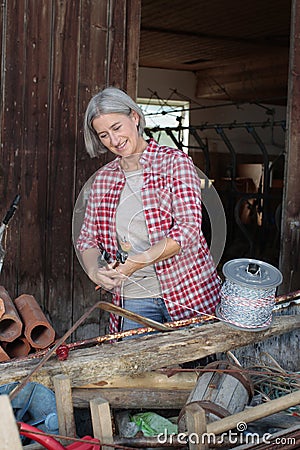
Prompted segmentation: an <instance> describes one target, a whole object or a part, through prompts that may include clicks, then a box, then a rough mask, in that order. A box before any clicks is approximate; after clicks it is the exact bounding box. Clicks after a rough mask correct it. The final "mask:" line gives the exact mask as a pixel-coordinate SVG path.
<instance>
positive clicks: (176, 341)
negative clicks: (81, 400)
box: [0, 315, 300, 388]
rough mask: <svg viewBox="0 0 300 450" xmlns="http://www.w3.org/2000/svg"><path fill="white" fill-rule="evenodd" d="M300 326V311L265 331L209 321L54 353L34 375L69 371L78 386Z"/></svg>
mask: <svg viewBox="0 0 300 450" xmlns="http://www.w3.org/2000/svg"><path fill="white" fill-rule="evenodd" d="M299 327H300V316H299V315H295V316H287V315H284V316H276V317H274V320H273V323H272V325H271V327H270V328H268V329H267V330H264V331H259V332H255V333H253V332H248V331H242V330H239V329H236V328H232V327H229V326H228V325H226V324H224V323H222V322H216V323H212V324H206V325H203V326H200V327H194V328H188V329H183V330H178V331H173V332H171V333H167V332H165V333H157V334H153V335H151V336H145V337H140V338H136V339H129V340H127V341H122V342H116V343H112V344H104V345H101V346H98V347H92V348H86V349H80V350H76V351H73V352H70V354H69V357H68V359H67V360H66V361H63V362H62V361H58V360H57V359H56V358H55V357H53V358H50V359H49V360H48V361H47V362H46V363H45V365H44V366H42V367H41V368H40V369H39V370H38V371H37V372H36V373H35V374H34V375H33V376H32V378H31V381H35V382H38V383H41V384H44V385H45V386H47V387H50V388H52V387H53V382H52V377H53V376H54V375H57V374H59V373H65V374H66V375H68V376H69V377H70V380H71V386H72V387H80V386H82V385H86V384H88V383H97V382H100V381H101V380H106V379H107V378H108V377H109V376H115V375H119V376H120V375H136V374H140V373H143V372H149V371H151V370H155V369H159V368H162V367H168V366H173V365H174V364H182V363H184V362H187V361H195V360H197V359H200V358H203V357H205V356H208V355H212V354H215V353H221V352H226V351H228V350H232V349H235V348H239V347H243V346H246V345H249V344H253V343H257V342H259V341H262V340H265V339H267V338H270V337H272V336H276V335H280V334H284V333H287V332H289V331H292V330H295V329H298V328H299ZM36 364H37V362H36V360H34V359H31V360H23V361H11V362H3V363H2V365H1V367H2V368H3V370H1V371H0V384H5V383H11V382H13V381H20V380H22V379H23V378H24V377H26V376H27V375H28V374H29V373H30V372H31V370H32V369H33V367H34V366H35V365H36Z"/></svg>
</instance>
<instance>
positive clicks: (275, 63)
mask: <svg viewBox="0 0 300 450" xmlns="http://www.w3.org/2000/svg"><path fill="white" fill-rule="evenodd" d="M287 66H288V52H286V51H283V50H282V51H281V52H279V53H276V54H270V56H269V57H268V58H266V57H265V55H263V56H257V55H256V56H253V57H252V58H251V57H248V58H247V59H244V60H243V59H239V60H232V61H230V63H228V61H225V62H224V64H222V63H220V64H219V66H218V67H213V68H209V69H203V70H200V71H198V72H196V78H197V85H196V96H197V97H198V98H210V99H220V100H231V101H259V100H262V99H266V100H267V99H269V100H271V99H274V98H279V97H282V98H286V95H287V79H288V73H287Z"/></svg>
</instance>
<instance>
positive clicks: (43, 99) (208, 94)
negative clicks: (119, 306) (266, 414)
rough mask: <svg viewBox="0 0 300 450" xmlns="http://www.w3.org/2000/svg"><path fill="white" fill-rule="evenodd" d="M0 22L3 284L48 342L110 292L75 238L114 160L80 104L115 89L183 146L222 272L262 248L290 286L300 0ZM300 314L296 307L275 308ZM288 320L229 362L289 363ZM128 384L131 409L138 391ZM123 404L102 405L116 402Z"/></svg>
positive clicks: (164, 5) (112, 8)
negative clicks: (90, 188) (89, 131)
mask: <svg viewBox="0 0 300 450" xmlns="http://www.w3.org/2000/svg"><path fill="white" fill-rule="evenodd" d="M0 23H1V24H2V29H1V93H2V96H1V102H0V115H1V123H0V139H1V148H0V213H1V212H2V216H3V218H4V216H5V213H6V211H7V210H8V209H9V207H10V205H11V203H12V201H13V199H15V198H16V196H18V195H20V198H19V199H18V205H17V207H16V210H15V211H14V215H13V217H12V218H11V221H10V224H9V226H8V227H5V235H4V236H3V241H2V245H3V248H4V249H5V258H4V260H3V267H2V268H1V271H0V276H1V281H0V285H1V286H3V288H5V290H6V291H7V292H8V293H9V295H10V297H11V298H12V299H17V298H19V297H20V296H22V295H24V294H25V295H31V296H33V297H34V298H35V299H36V301H37V303H38V304H39V305H40V307H41V309H42V311H43V313H44V314H45V316H46V318H47V320H49V323H50V324H51V326H53V329H54V330H55V333H56V336H57V337H61V336H63V335H64V334H65V333H67V332H68V331H70V330H72V327H73V326H74V324H76V323H77V321H78V320H80V318H82V316H83V315H84V313H85V312H86V311H88V310H89V308H91V307H92V306H93V305H94V304H95V302H96V301H99V300H100V301H108V302H109V301H110V297H111V294H110V292H107V291H104V290H99V291H97V292H96V293H95V289H94V286H93V284H92V283H91V282H90V280H89V279H88V277H87V275H86V273H85V271H84V270H83V268H82V266H81V264H80V261H79V260H78V258H77V255H76V250H75V249H74V245H73V241H74V239H75V237H76V227H77V226H78V224H77V222H76V221H77V219H78V217H79V216H81V212H80V213H79V215H76V205H78V203H76V202H78V198H80V195H82V194H83V189H84V186H85V184H86V182H87V181H88V180H89V179H90V177H91V176H92V175H93V174H94V173H95V171H96V170H97V169H98V168H99V167H101V166H103V165H104V164H105V163H106V162H108V161H109V160H110V159H111V155H109V154H106V155H102V156H101V157H100V158H93V159H91V158H90V157H89V156H88V155H87V153H86V151H85V148H84V141H83V115H84V111H85V108H86V105H87V103H88V101H89V99H90V98H91V96H92V95H93V94H94V93H96V92H97V91H98V90H99V89H102V88H103V87H105V86H109V85H114V86H118V87H121V88H122V89H125V90H126V91H127V92H128V93H129V94H130V95H131V96H132V97H133V98H135V99H136V100H137V102H138V103H139V104H140V105H141V107H142V109H143V111H144V113H145V117H146V121H147V127H146V130H145V134H146V136H147V137H154V138H155V139H156V140H158V141H159V142H161V143H166V144H167V145H170V146H174V147H177V148H180V149H181V150H182V151H184V152H186V153H187V154H188V155H189V156H191V158H192V159H193V161H194V164H195V165H196V167H197V168H198V169H199V176H200V178H201V180H203V185H204V189H203V196H204V199H203V224H202V226H203V231H204V234H205V237H206V238H207V240H208V242H209V243H210V245H211V248H212V253H213V256H214V259H215V262H216V264H217V267H218V272H219V274H220V276H221V278H222V279H224V274H223V272H222V268H223V266H224V264H225V263H226V262H228V261H230V260H234V259H237V258H248V259H256V260H259V261H263V262H266V263H269V264H272V265H273V266H274V267H276V268H278V269H279V270H280V271H281V273H282V275H283V282H282V284H281V285H280V286H279V287H278V290H277V295H288V294H291V293H294V292H297V290H298V289H299V279H300V278H299V275H300V274H299V271H300V265H299V245H300V244H299V242H300V240H299V228H300V226H299V208H300V205H299V200H298V194H297V186H298V181H297V180H298V173H299V169H300V167H299V165H300V164H299V119H300V117H299V107H298V104H299V75H298V74H299V68H300V58H299V55H300V48H299V36H298V33H297V30H298V29H299V26H300V2H299V0H288V1H286V0H285V1H284V0H273V1H271V0H265V1H264V2H261V1H258V0H253V1H251V2H248V3H246V4H243V5H241V2H239V1H238V0H229V1H227V2H226V5H225V4H224V1H221V0H212V1H210V2H204V1H203V0H189V1H188V2H187V3H186V4H184V3H183V2H182V1H181V0H172V1H171V0H121V1H118V2H116V1H111V0H105V1H100V0H68V1H53V2H52V1H50V0H28V1H24V2H17V1H9V0H6V1H3V2H2V6H1V11H0ZM211 191H213V193H214V196H215V197H214V198H217V203H216V205H212V203H211V201H210V196H209V194H210V192H211ZM206 195H207V197H206ZM74 236H75V237H74ZM298 310H299V306H297V305H296V304H294V305H292V306H291V307H289V308H288V309H287V310H285V312H284V313H283V314H289V315H294V316H297V314H298ZM277 314H278V315H280V314H282V312H278V313H276V312H274V316H276V315H277ZM276 320H277V318H276V317H275V325H274V326H276V327H277V326H278V325H277V322H276ZM0 323H1V322H0ZM295 324H296V322H295V321H294V322H293V325H284V326H285V327H286V328H285V329H286V330H288V331H287V332H285V334H283V332H278V333H277V334H279V335H277V334H276V333H275V335H272V334H270V336H268V331H266V337H264V339H263V340H260V339H258V340H257V341H255V339H254V337H253V334H252V337H251V339H250V338H248V339H245V340H244V341H243V345H242V346H241V345H239V347H240V348H239V349H237V350H235V355H236V357H237V358H240V360H245V361H249V360H250V359H251V358H252V357H253V358H254V357H257V358H258V357H259V356H260V355H261V354H263V353H266V354H268V355H270V358H274V361H276V363H277V364H278V365H280V367H283V368H284V370H286V371H292V372H293V373H297V372H298V371H299V364H300V360H299V350H298V349H299V328H298V327H297V326H296V325H295ZM278 327H279V328H280V326H278ZM107 332H108V312H106V311H103V310H102V311H100V310H99V309H95V310H93V311H92V312H91V314H89V316H88V317H87V318H86V320H85V321H84V322H82V323H81V324H80V326H78V327H77V328H75V329H74V330H73V332H72V334H70V336H71V337H70V336H69V339H71V340H72V342H76V341H80V340H83V341H84V340H88V339H91V338H93V337H94V336H103V335H105V334H106V333H107ZM254 334H255V333H254ZM135 346H136V352H137V353H139V352H140V353H142V352H143V348H142V344H138V343H136V344H133V345H131V347H132V348H135ZM124 348H125V347H124ZM157 348H158V347H155V346H153V353H152V355H153V354H155V351H157V352H158V353H159V350H157ZM128 352H129V351H128ZM125 353H126V352H125ZM128 354H129V353H128ZM170 355H173V354H172V351H171V350H170ZM190 356H191V355H190ZM198 356H199V357H202V356H203V355H202V353H201V352H200V351H199V354H198ZM102 357H103V358H104V359H105V355H102ZM180 357H181V355H179V358H180ZM128 358H129V360H130V356H128ZM182 358H183V359H185V358H186V355H185V356H182ZM191 359H193V358H192V356H191ZM105 361H106V360H105ZM147 362H148V364H149V366H148V367H150V369H153V370H154V369H155V367H154V366H155V364H152V363H151V361H150V360H147ZM107 363H108V358H107ZM180 363H181V361H180ZM108 364H109V363H108ZM151 364H152V365H151ZM129 365H130V364H129V363H128V366H129ZM132 365H134V363H133V362H132ZM47 367H48V366H47ZM48 370H50V369H49V367H48ZM101 370H102V369H99V371H101ZM107 370H108V369H107ZM55 371H58V368H57V367H56V366H55ZM103 374H104V372H103ZM284 374H285V375H286V372H284ZM72 376H73V375H72ZM74 376H75V375H74ZM77 376H78V369H77ZM93 376H94V374H93ZM103 377H104V378H103V379H106V378H105V377H107V374H106V373H105V374H104V375H103ZM91 379H92V378H91ZM3 380H5V381H7V380H6V378H5V377H4V378H3ZM3 380H2V382H1V384H3V382H4V381H3ZM12 381H14V380H12ZM92 382H96V379H93V380H92ZM148 382H149V381H148ZM75 385H76V382H75ZM50 386H51V385H49V387H50ZM79 386H80V384H77V385H76V388H78V392H77V391H76V393H75V394H74V395H75V397H73V400H74V398H75V399H76V400H75V401H76V402H77V403H76V404H77V406H80V402H81V401H82V397H81V396H82V395H83V394H82V392H81V391H80V389H79ZM79 391H80V392H79ZM74 392H75V391H74ZM131 394H132V396H133V400H132V401H131V402H130V405H131V406H132V402H133V401H136V402H137V401H138V400H137V398H138V396H140V395H141V393H140V392H139V391H138V390H137V392H136V394H134V393H133V392H131ZM85 395H86V394H85ZM185 395H186V391H185V392H184V393H182V397H180V402H182V399H183V398H184V399H186V397H185ZM178 398H179V397H178ZM122 399H123V397H121V400H120V399H116V397H114V400H111V401H112V404H114V405H115V407H116V408H120V402H122ZM126 400H128V398H127V397H126ZM87 401H88V400H87V397H85V399H84V405H85V406H86V404H87ZM155 401H156V400H155ZM164 401H167V400H166V399H164ZM171 401H172V402H173V405H174V404H175V403H174V402H176V400H175V396H173V397H172V398H171V397H170V402H171ZM118 402H119V403H118ZM128 402H129V400H128ZM180 402H179V400H178V405H177V406H178V408H179V406H180V405H181V403H180ZM145 403H146V404H147V402H145ZM150 403H151V401H150V400H149V402H148V405H149V404H150ZM81 406H82V405H81ZM152 406H153V405H152ZM170 409H171V408H170ZM281 419H282V417H281ZM203 448H204V447H203Z"/></svg>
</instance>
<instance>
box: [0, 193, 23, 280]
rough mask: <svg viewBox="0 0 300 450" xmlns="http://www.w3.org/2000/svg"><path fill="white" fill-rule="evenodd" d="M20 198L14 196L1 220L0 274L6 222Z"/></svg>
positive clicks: (14, 210) (3, 255)
mask: <svg viewBox="0 0 300 450" xmlns="http://www.w3.org/2000/svg"><path fill="white" fill-rule="evenodd" d="M20 198H21V196H20V195H19V194H17V195H16V196H15V198H14V200H13V202H12V204H11V205H10V207H9V210H8V211H7V213H6V214H5V217H4V219H3V220H2V223H1V225H0V273H1V270H2V266H3V261H4V257H5V253H6V252H5V249H4V248H3V245H2V241H3V239H4V235H5V231H6V229H7V226H8V222H9V221H10V219H11V218H12V216H13V215H14V213H15V212H16V209H17V207H18V204H19V201H20Z"/></svg>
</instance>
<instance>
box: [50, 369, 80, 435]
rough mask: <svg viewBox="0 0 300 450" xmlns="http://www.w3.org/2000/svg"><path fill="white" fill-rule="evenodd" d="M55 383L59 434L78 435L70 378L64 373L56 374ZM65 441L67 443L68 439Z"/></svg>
mask: <svg viewBox="0 0 300 450" xmlns="http://www.w3.org/2000/svg"><path fill="white" fill-rule="evenodd" d="M53 384H54V390H55V399H56V409H57V417H58V428H59V434H60V435H62V436H68V437H76V427H75V420H74V411H73V402H72V390H71V382H70V378H69V377H68V376H67V375H63V374H59V375H55V376H54V377H53ZM64 443H67V441H65V442H64Z"/></svg>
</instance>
